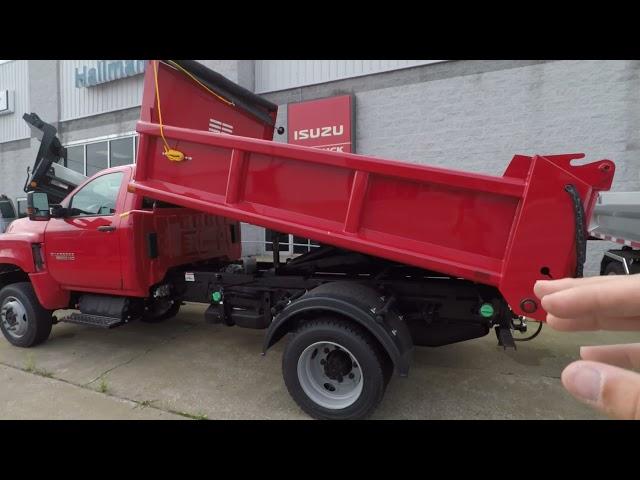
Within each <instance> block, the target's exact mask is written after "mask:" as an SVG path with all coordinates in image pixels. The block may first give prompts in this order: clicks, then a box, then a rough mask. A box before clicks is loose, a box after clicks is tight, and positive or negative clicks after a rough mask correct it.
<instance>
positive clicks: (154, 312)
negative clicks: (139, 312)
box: [140, 299, 182, 323]
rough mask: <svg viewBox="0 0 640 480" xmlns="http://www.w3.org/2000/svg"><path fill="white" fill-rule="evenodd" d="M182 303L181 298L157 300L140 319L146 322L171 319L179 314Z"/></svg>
mask: <svg viewBox="0 0 640 480" xmlns="http://www.w3.org/2000/svg"><path fill="white" fill-rule="evenodd" d="M181 303H182V302H180V301H179V300H169V299H165V300H160V301H155V302H153V303H152V304H151V306H150V307H149V309H148V310H147V311H145V312H144V315H143V316H142V318H141V319H140V320H141V321H142V322H145V323H160V322H164V321H165V320H169V319H170V318H173V317H175V316H176V315H177V314H178V312H179V311H180V305H181Z"/></svg>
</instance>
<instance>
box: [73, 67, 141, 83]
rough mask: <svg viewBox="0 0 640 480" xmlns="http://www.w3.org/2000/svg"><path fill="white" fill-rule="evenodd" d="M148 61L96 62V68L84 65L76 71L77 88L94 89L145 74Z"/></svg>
mask: <svg viewBox="0 0 640 480" xmlns="http://www.w3.org/2000/svg"><path fill="white" fill-rule="evenodd" d="M145 65H146V60H114V61H109V62H107V61H106V60H96V63H95V66H88V65H83V66H82V69H80V68H76V69H75V84H76V88H81V87H94V86H96V85H100V84H102V83H107V82H113V81H115V80H120V79H121V78H127V77H133V76H135V75H140V74H142V73H144V70H145Z"/></svg>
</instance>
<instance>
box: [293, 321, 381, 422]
mask: <svg viewBox="0 0 640 480" xmlns="http://www.w3.org/2000/svg"><path fill="white" fill-rule="evenodd" d="M317 342H334V343H336V344H338V345H341V346H342V347H344V348H346V349H347V350H348V351H349V352H350V353H351V354H352V355H353V356H354V357H355V358H356V360H357V362H358V364H359V365H360V368H361V371H362V376H363V380H364V383H363V386H362V391H361V393H360V395H359V397H358V398H357V400H355V401H354V403H352V404H351V405H349V406H347V407H346V408H341V409H330V408H326V407H323V406H321V405H318V404H317V403H316V402H315V401H313V400H312V399H311V398H310V397H309V396H308V395H307V394H306V393H305V391H304V390H303V388H302V386H301V384H300V380H299V378H298V361H299V359H300V357H301V355H302V354H303V352H304V351H305V350H306V349H307V347H309V346H310V345H313V344H314V343H317ZM389 363H390V362H389V361H388V359H387V358H386V355H385V354H384V353H383V352H382V351H381V348H380V347H379V345H378V343H377V342H376V340H375V339H374V338H373V337H372V336H371V335H370V334H369V333H368V332H367V331H366V330H364V329H363V328H361V327H360V326H358V325H356V324H353V323H350V322H348V321H344V320H336V319H333V318H321V319H317V320H311V321H309V322H306V323H304V324H302V326H301V327H300V328H299V329H298V330H297V331H296V332H295V333H294V334H293V336H292V338H291V339H290V340H289V343H288V344H287V346H286V347H285V350H284V354H283V356H282V374H283V377H284V382H285V384H286V386H287V389H288V390H289V394H290V395H291V396H292V397H293V399H294V400H295V401H296V403H297V404H298V406H300V408H301V409H302V410H303V411H304V412H305V413H307V414H308V415H310V416H311V417H313V418H316V419H320V420H358V419H363V418H366V417H368V416H369V415H371V414H372V413H373V412H374V411H375V409H376V408H377V406H378V404H379V403H380V401H381V400H382V397H383V396H384V392H385V389H386V386H387V382H388V379H389V378H390V372H391V370H392V369H391V368H390V367H389Z"/></svg>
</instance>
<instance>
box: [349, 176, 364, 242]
mask: <svg viewBox="0 0 640 480" xmlns="http://www.w3.org/2000/svg"><path fill="white" fill-rule="evenodd" d="M368 184H369V173H368V172H365V171H363V170H357V171H356V173H355V175H354V176H353V184H352V186H351V195H350V196H349V205H348V206H347V215H346V219H345V221H344V231H345V232H347V233H358V228H359V227H360V217H361V215H362V209H363V207H364V201H365V197H366V195H367V186H368Z"/></svg>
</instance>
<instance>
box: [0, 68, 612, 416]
mask: <svg viewBox="0 0 640 480" xmlns="http://www.w3.org/2000/svg"><path fill="white" fill-rule="evenodd" d="M276 110H277V107H276V106H275V105H273V104H271V103H270V102H268V101H266V100H264V99H263V98H261V97H258V96H257V95H255V94H253V93H252V92H249V91H247V90H245V89H243V88H241V87H239V86H238V85H236V84H234V83H232V82H230V81H228V80H227V79H225V78H224V77H222V76H220V75H218V74H216V73H215V72H212V71H211V70H208V69H207V68H205V67H204V66H202V65H201V64H199V63H197V62H192V61H173V60H166V61H151V62H150V64H149V68H147V70H146V77H145V80H144V93H143V100H142V110H141V118H140V121H139V122H138V125H137V131H138V133H139V135H140V138H139V140H140V142H139V148H138V155H137V163H136V165H135V166H134V165H129V166H123V167H116V168H111V169H108V170H104V171H102V172H99V173H97V174H96V175H94V176H93V177H91V178H89V179H87V180H86V181H85V182H84V183H82V184H81V185H79V186H78V187H77V188H75V189H74V190H73V191H72V192H71V193H70V194H69V195H67V196H66V198H65V199H64V200H62V201H61V202H60V203H59V204H55V205H53V206H50V205H49V199H48V197H47V194H46V192H41V191H31V192H29V194H28V206H29V218H24V219H20V220H16V221H14V222H13V223H12V224H11V226H10V228H9V231H8V232H7V233H5V234H3V235H0V269H1V272H2V274H1V275H0V279H1V285H2V290H0V305H1V314H0V326H1V328H2V331H3V333H4V335H5V337H6V338H7V339H8V340H9V341H10V342H11V343H12V344H14V345H17V346H22V347H31V346H34V345H37V344H38V343H40V342H43V341H44V340H45V339H47V337H48V336H49V334H50V331H51V328H52V325H53V324H54V323H57V322H58V321H67V322H74V323H79V324H84V325H95V326H100V327H105V328H112V327H116V326H120V325H124V324H127V323H129V322H132V321H145V322H159V321H162V320H164V319H167V318H170V317H172V316H175V315H176V314H177V313H178V310H179V308H180V306H181V305H182V304H183V302H199V303H205V304H207V305H209V306H208V308H207V310H206V312H205V320H206V321H207V322H211V323H216V324H223V325H228V326H233V325H235V326H239V327H246V328H259V329H266V336H265V341H264V352H263V353H266V351H267V350H268V349H269V347H271V346H272V345H273V344H274V343H276V342H277V341H279V340H280V339H282V338H283V337H285V336H286V335H287V334H291V335H290V338H289V339H288V342H287V345H286V348H285V351H284V355H283V361H282V370H283V377H284V383H285V384H286V386H287V388H288V390H289V392H290V394H291V396H292V397H293V398H294V399H295V401H296V402H297V403H298V404H299V405H300V407H301V408H302V409H303V410H304V411H305V412H307V413H308V414H309V415H311V416H313V417H316V418H325V419H355V418H363V417H366V416H368V415H369V414H371V413H372V412H373V411H374V409H375V408H376V406H377V405H378V403H379V402H380V400H381V399H382V397H383V394H384V391H385V389H386V386H387V383H388V382H389V380H390V378H391V376H392V374H393V373H394V372H396V373H397V374H399V375H400V376H406V375H407V374H408V371H409V364H410V357H411V352H412V350H413V348H414V345H415V346H438V345H445V344H450V343H453V342H459V341H463V340H468V339H473V338H478V337H482V336H484V335H487V334H488V333H489V332H490V330H491V329H495V332H496V334H497V337H498V341H499V343H500V344H501V345H503V346H505V347H507V346H513V336H512V332H514V331H515V330H523V329H524V328H526V326H525V319H526V318H532V319H536V320H538V321H543V320H544V318H545V312H544V311H543V309H542V308H541V306H540V304H539V302H538V300H537V299H536V297H535V295H534V293H533V286H534V283H535V282H536V280H538V279H547V278H562V277H567V276H575V275H578V276H579V275H581V269H582V264H583V262H584V252H585V245H586V239H587V237H588V234H587V230H586V220H585V219H587V218H589V215H590V214H591V211H592V209H593V207H594V202H595V199H596V197H597V195H598V192H599V191H602V190H608V189H609V188H610V186H611V182H612V179H613V175H614V168H615V167H614V164H613V162H611V161H609V160H602V161H597V162H593V163H588V164H581V165H574V164H572V161H573V160H575V159H579V158H582V157H583V155H581V154H571V155H552V156H524V155H516V156H515V157H514V158H513V159H512V160H511V163H510V164H509V166H508V167H507V169H506V170H505V172H504V175H503V176H501V177H495V176H488V175H479V174H473V173H466V172H462V171H455V170H448V169H443V168H434V167H428V166H421V165H414V164H407V163H401V162H398V161H393V160H386V159H380V158H375V157H370V156H364V155H354V154H347V153H339V152H327V151H322V150H317V149H313V148H306V147H300V146H295V145H287V144H280V143H275V142H273V141H272V137H273V133H274V127H275V119H276ZM381 114H384V112H381ZM463 133H464V132H461V135H462V134H463ZM239 222H248V223H251V224H255V225H259V226H262V227H266V228H269V229H273V230H275V231H279V232H287V233H293V234H295V235H298V236H301V237H305V238H310V239H312V240H315V241H316V242H318V243H319V244H320V245H321V246H320V247H319V248H317V249H314V250H312V251H311V252H309V253H307V254H304V255H301V256H299V257H297V258H295V259H293V260H290V261H288V262H286V263H282V262H280V261H279V258H278V255H277V251H278V248H277V247H276V248H274V262H273V263H270V262H269V263H256V262H251V261H248V260H247V259H245V258H243V257H242V252H241V238H240V228H239V226H240V223H239ZM59 309H72V310H75V312H74V313H72V314H71V315H69V316H67V317H65V318H59V319H58V318H56V317H54V316H53V312H54V311H56V310H59Z"/></svg>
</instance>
